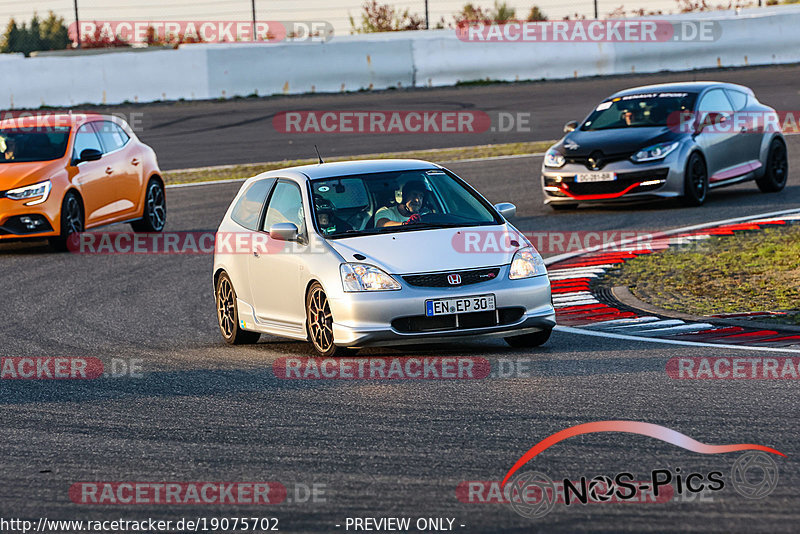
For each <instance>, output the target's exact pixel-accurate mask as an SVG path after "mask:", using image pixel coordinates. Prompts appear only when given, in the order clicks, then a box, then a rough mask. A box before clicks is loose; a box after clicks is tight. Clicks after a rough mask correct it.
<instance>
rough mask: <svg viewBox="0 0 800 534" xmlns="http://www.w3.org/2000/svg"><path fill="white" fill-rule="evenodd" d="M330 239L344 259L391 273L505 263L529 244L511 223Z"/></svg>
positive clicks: (455, 269) (470, 267)
mask: <svg viewBox="0 0 800 534" xmlns="http://www.w3.org/2000/svg"><path fill="white" fill-rule="evenodd" d="M507 234H508V237H505V243H504V242H503V241H504V236H506V235H507ZM509 238H510V239H509ZM510 240H516V242H517V243H518V246H514V245H512V244H510ZM328 242H329V243H330V245H331V246H332V247H333V248H334V249H335V250H336V252H338V253H339V254H340V255H341V256H342V257H343V258H344V260H345V261H347V262H356V263H359V262H360V263H369V264H372V265H375V266H376V267H380V268H381V269H383V270H385V271H386V272H387V273H389V274H412V273H429V272H435V271H457V270H462V269H473V268H481V267H494V266H498V265H505V264H508V263H511V259H512V257H513V255H514V251H515V250H517V249H518V248H520V247H522V246H525V245H526V244H527V243H526V240H525V239H524V238H522V237H520V236H519V234H518V233H517V232H516V230H514V229H513V228H512V227H510V226H508V225H495V226H479V227H475V228H461V229H459V228H442V229H437V230H419V231H416V232H396V233H389V234H378V235H365V236H359V237H348V238H344V239H331V240H329V241H328ZM354 254H362V255H364V256H366V259H363V260H359V259H356V258H354V257H353V255H354Z"/></svg>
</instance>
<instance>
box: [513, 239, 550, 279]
mask: <svg viewBox="0 0 800 534" xmlns="http://www.w3.org/2000/svg"><path fill="white" fill-rule="evenodd" d="M543 274H547V268H546V267H545V266H544V260H543V259H542V257H541V256H540V255H539V253H538V252H536V249H534V248H533V247H525V248H521V249H519V250H518V251H516V252H515V253H514V258H513V259H512V260H511V269H510V270H509V272H508V277H509V278H511V279H512V280H517V279H520V278H530V277H532V276H540V275H543Z"/></svg>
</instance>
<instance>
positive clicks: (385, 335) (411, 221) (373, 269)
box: [213, 160, 555, 356]
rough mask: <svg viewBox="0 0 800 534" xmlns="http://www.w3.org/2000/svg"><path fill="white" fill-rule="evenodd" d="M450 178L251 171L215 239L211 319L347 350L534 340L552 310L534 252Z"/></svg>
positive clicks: (415, 169) (324, 350)
mask: <svg viewBox="0 0 800 534" xmlns="http://www.w3.org/2000/svg"><path fill="white" fill-rule="evenodd" d="M515 212H516V208H515V207H514V205H513V204H509V203H502V204H497V205H495V206H492V205H491V204H490V203H489V202H488V201H487V200H486V199H485V198H484V197H483V196H481V195H480V194H479V193H478V192H477V191H475V190H474V189H473V188H472V187H470V186H469V185H468V184H467V183H466V182H465V181H464V180H462V179H461V178H459V177H458V176H456V175H455V174H453V173H452V172H450V171H449V170H447V169H445V168H443V167H440V166H438V165H436V164H433V163H428V162H426V161H417V160H374V161H353V162H341V163H321V164H318V165H307V166H302V167H293V168H288V169H282V170H277V171H271V172H267V173H264V174H260V175H258V176H256V177H254V178H250V179H249V180H247V181H246V182H245V183H244V185H242V188H241V190H240V191H239V193H238V194H237V195H236V197H235V198H234V200H233V202H232V203H231V205H230V207H229V208H228V211H227V213H226V214H225V217H224V219H223V220H222V223H221V224H220V226H219V229H218V231H217V236H216V248H215V255H214V271H213V276H214V288H215V295H216V304H217V318H218V321H219V328H220V331H221V333H222V336H223V338H224V339H225V341H227V342H228V343H231V344H240V343H255V342H256V341H258V339H259V337H260V335H261V334H270V335H275V336H282V337H287V338H293V339H298V340H305V341H309V342H310V343H311V344H312V345H313V348H314V349H315V351H316V352H317V353H318V354H319V355H322V356H332V355H339V354H342V353H344V352H346V351H348V349H354V348H360V347H366V346H375V345H399V344H411V343H418V342H423V341H424V342H432V341H439V342H441V341H446V340H452V339H455V338H464V337H486V336H495V337H503V338H505V340H506V341H507V342H508V344H509V345H511V346H514V347H535V346H538V345H541V344H543V343H544V342H546V341H547V339H548V338H549V337H550V332H551V330H552V329H553V327H554V326H555V312H554V310H553V305H552V301H551V297H550V281H549V279H548V277H547V270H546V268H545V266H544V262H543V261H542V258H541V256H540V255H539V253H538V252H537V251H536V249H535V248H534V247H533V246H532V245H531V244H530V242H528V240H527V239H526V238H525V237H524V236H523V235H522V234H521V233H520V232H518V231H517V230H516V229H515V228H514V227H513V226H512V225H511V224H510V223H508V221H507V220H506V219H507V218H511V217H513V216H514V214H515Z"/></svg>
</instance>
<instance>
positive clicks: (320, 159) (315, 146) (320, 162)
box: [314, 145, 325, 165]
mask: <svg viewBox="0 0 800 534" xmlns="http://www.w3.org/2000/svg"><path fill="white" fill-rule="evenodd" d="M314 150H316V151H317V158H318V159H319V164H320V165H322V164H323V163H325V162H324V161H322V156H320V155H319V149H318V148H317V145H314Z"/></svg>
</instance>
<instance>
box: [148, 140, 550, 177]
mask: <svg viewBox="0 0 800 534" xmlns="http://www.w3.org/2000/svg"><path fill="white" fill-rule="evenodd" d="M554 142H555V141H535V142H531V143H505V144H497V145H478V146H468V147H456V148H435V149H431V150H411V151H406V152H386V153H382V154H364V155H359V156H341V157H332V158H325V161H326V162H334V161H353V160H356V159H391V158H410V159H424V160H429V161H439V162H442V161H459V160H465V159H472V158H486V157H493V156H512V155H521V154H535V153H539V152H544V151H545V150H547V149H548V148H549V147H550V146H551V145H552V144H553V143H554ZM316 162H317V160H316V158H309V159H295V160H283V161H269V162H266V163H246V164H242V165H220V166H216V167H204V168H199V169H181V170H174V171H164V173H163V174H164V181H165V182H166V183H167V184H184V183H195V182H208V181H211V180H232V179H236V178H249V177H251V176H255V175H256V174H259V173H262V172H266V171H272V170H275V169H283V168H285V167H294V166H297V165H308V164H313V163H316Z"/></svg>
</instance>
